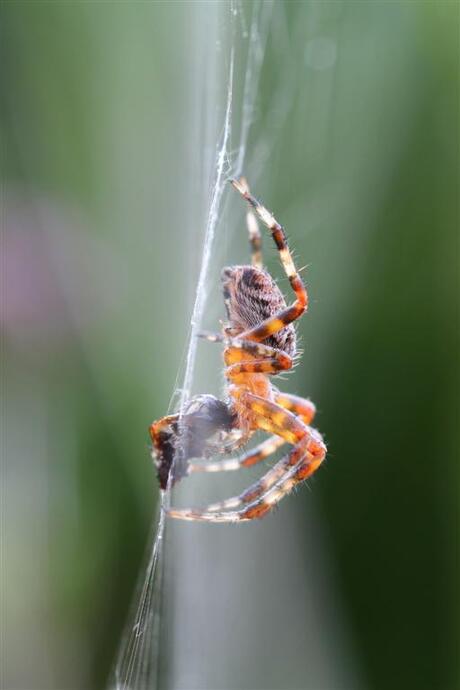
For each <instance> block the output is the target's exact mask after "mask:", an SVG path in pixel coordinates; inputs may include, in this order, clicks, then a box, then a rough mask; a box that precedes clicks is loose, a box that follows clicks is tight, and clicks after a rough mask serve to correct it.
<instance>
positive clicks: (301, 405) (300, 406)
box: [189, 393, 316, 472]
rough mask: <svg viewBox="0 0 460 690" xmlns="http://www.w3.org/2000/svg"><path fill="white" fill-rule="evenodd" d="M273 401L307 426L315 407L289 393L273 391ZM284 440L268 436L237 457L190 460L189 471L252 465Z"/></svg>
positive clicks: (281, 444)
mask: <svg viewBox="0 0 460 690" xmlns="http://www.w3.org/2000/svg"><path fill="white" fill-rule="evenodd" d="M274 398H275V402H277V403H278V404H279V405H281V407H284V408H285V409H288V410H289V411H290V412H293V413H294V414H296V415H297V416H298V417H300V419H301V420H302V421H303V422H305V424H306V425H307V426H309V425H310V424H311V423H312V421H313V419H314V416H315V413H316V407H315V405H314V404H313V403H312V401H311V400H308V399H307V398H301V397H300V396H298V395H291V394H290V393H275V395H274ZM285 443H286V441H285V440H284V438H282V437H281V436H276V435H273V436H270V437H269V438H267V439H265V440H264V441H262V442H261V443H259V444H258V445H257V446H255V447H254V448H252V449H251V450H249V451H248V452H247V453H245V454H244V455H242V456H241V457H239V458H229V459H227V460H219V461H218V462H206V461H205V462H202V463H201V462H191V463H190V467H189V470H190V472H229V471H235V470H239V469H240V468H241V467H253V466H254V465H257V464H258V463H259V462H262V460H265V459H266V458H268V457H270V455H273V453H275V452H276V451H277V450H278V448H281V446H284V444H285Z"/></svg>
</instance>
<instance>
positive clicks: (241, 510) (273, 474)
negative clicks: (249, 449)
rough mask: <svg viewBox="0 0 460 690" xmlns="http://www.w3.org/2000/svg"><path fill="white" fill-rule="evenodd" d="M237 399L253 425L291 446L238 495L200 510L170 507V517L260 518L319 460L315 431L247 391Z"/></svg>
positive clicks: (321, 453) (320, 447)
mask: <svg viewBox="0 0 460 690" xmlns="http://www.w3.org/2000/svg"><path fill="white" fill-rule="evenodd" d="M239 398H240V403H242V404H245V405H246V406H247V408H248V411H249V412H250V413H251V414H252V415H253V425H254V428H260V429H263V430H265V431H270V432H271V433H275V434H276V435H278V436H280V437H282V438H283V439H284V440H285V441H287V442H288V443H291V444H292V445H293V446H294V447H293V449H292V451H291V452H290V453H289V454H288V455H287V456H285V457H284V458H282V459H281V460H280V461H279V462H278V463H277V464H276V465H275V466H274V467H273V468H272V469H271V470H269V471H268V472H267V474H266V475H264V477H262V479H260V480H259V481H258V482H256V483H255V484H254V485H252V486H251V487H250V488H249V489H248V490H247V491H245V492H244V493H243V494H241V496H238V497H235V498H232V499H228V501H223V502H222V503H218V504H212V505H211V506H209V507H208V508H205V509H203V510H171V511H170V512H169V514H170V515H171V517H175V518H179V519H182V520H191V521H204V522H240V521H247V520H252V519H254V518H259V517H262V516H263V515H265V514H266V513H267V512H269V511H270V510H271V509H272V508H273V507H274V506H275V505H276V504H277V503H279V501H280V500H281V499H282V498H283V496H285V495H286V494H287V493H289V492H290V491H291V490H292V489H293V488H294V486H295V485H296V484H298V483H300V482H302V481H304V480H305V479H307V478H308V477H309V476H311V475H312V474H313V472H315V471H316V470H317V469H318V467H319V465H320V464H321V463H322V462H323V460H324V458H325V455H326V447H325V445H324V443H323V441H322V438H321V436H320V435H319V434H318V432H316V431H315V430H313V429H310V428H309V427H308V426H307V425H306V424H305V423H304V422H302V421H301V420H300V419H299V418H298V417H295V415H293V414H292V413H291V412H289V411H288V410H285V409H283V408H282V407H281V406H280V405H277V404H276V403H272V402H270V401H268V400H265V399H263V398H259V397H258V396H255V395H253V394H251V393H247V392H243V393H241V395H240V396H239ZM239 506H242V507H239ZM229 508H234V509H233V510H228V509H229Z"/></svg>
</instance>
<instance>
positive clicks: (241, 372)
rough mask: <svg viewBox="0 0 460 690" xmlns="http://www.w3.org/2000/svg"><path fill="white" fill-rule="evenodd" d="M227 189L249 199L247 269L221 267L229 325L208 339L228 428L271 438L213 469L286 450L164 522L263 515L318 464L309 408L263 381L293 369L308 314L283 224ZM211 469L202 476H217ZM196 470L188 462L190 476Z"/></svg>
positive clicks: (320, 450)
mask: <svg viewBox="0 0 460 690" xmlns="http://www.w3.org/2000/svg"><path fill="white" fill-rule="evenodd" d="M232 184H233V186H234V187H235V188H236V189H237V190H238V191H239V192H240V194H241V195H242V196H243V197H244V198H245V199H246V200H247V201H248V203H249V205H250V211H251V212H250V215H249V216H248V229H249V237H250V244H251V253H252V265H251V266H233V267H227V268H225V269H224V270H223V272H222V282H223V292H224V301H225V306H226V309H227V316H228V320H229V323H228V325H227V326H226V327H225V328H224V335H223V336H211V337H209V336H208V339H209V340H214V341H216V342H223V343H224V345H225V349H224V361H225V364H226V370H225V376H226V378H227V381H228V394H229V398H230V400H229V403H228V404H229V409H230V410H231V411H232V413H233V414H234V415H235V417H234V419H235V427H236V428H239V429H241V430H242V431H243V434H244V435H245V437H247V438H249V436H250V435H252V433H254V432H255V431H257V430H263V431H266V432H268V433H270V434H272V437H271V438H269V439H267V440H266V441H264V442H263V443H262V444H260V445H259V446H258V447H257V448H256V449H254V450H253V451H251V452H250V453H248V454H247V455H246V456H245V457H244V458H243V459H241V460H240V461H238V464H235V461H234V460H229V461H223V462H222V464H221V467H219V469H222V470H225V469H237V468H239V467H241V466H248V465H251V464H255V463H256V462H258V461H260V460H262V459H264V458H266V457H268V456H269V455H270V454H271V453H272V452H274V450H276V449H277V448H278V447H280V446H281V445H283V444H284V443H289V444H291V445H292V446H293V448H292V450H291V451H290V452H289V453H288V454H287V455H285V456H284V457H283V458H281V460H279V461H278V462H277V463H276V464H275V465H274V467H273V468H272V469H270V470H269V471H268V472H267V473H266V474H265V475H264V476H263V477H262V479H260V480H259V481H258V482H256V483H255V484H253V485H252V486H251V487H250V488H249V489H247V490H246V491H245V492H244V493H243V494H241V496H238V497H234V498H232V499H228V500H227V501H223V502H220V503H215V504H212V505H210V506H208V507H207V508H204V509H202V510H200V509H197V510H175V509H173V510H170V511H169V515H170V516H171V517H175V518H179V519H184V520H193V521H206V522H239V521H247V520H251V519H253V518H257V517H262V516H263V515H265V514H266V513H267V512H269V511H270V510H271V509H272V508H273V507H274V506H275V505H276V504H277V503H278V502H279V501H280V500H281V499H282V498H283V496H285V495H286V494H287V493H289V492H290V491H291V490H292V489H293V488H294V486H296V485H297V484H298V483H300V482H302V481H304V480H305V479H306V478H307V477H309V476H310V475H311V474H313V472H315V471H316V469H317V468H318V467H319V465H320V464H321V463H322V461H323V460H324V458H325V455H326V447H325V445H324V443H323V440H322V438H321V436H320V434H319V433H318V432H317V431H315V430H314V429H312V428H311V427H310V426H309V422H310V421H311V420H312V418H313V414H314V406H313V405H312V403H310V402H309V401H306V400H303V399H301V398H298V397H294V396H289V395H286V394H282V393H278V392H277V391H276V390H274V389H273V387H272V385H271V383H270V379H269V377H271V376H274V375H276V374H278V373H280V372H281V371H286V370H288V369H291V368H292V363H293V358H294V356H295V352H296V336H295V330H294V327H293V322H294V321H295V320H296V319H298V318H299V317H300V316H301V315H302V314H303V313H304V312H305V311H306V309H307V306H308V295H307V291H306V289H305V286H304V285H303V282H302V280H301V278H300V276H299V274H298V273H297V270H296V268H295V265H294V261H293V259H292V255H291V253H290V251H289V248H288V245H287V241H286V236H285V233H284V230H283V228H282V226H281V225H280V224H279V223H278V222H277V221H276V219H275V218H274V217H273V216H272V215H271V214H270V213H269V211H267V209H266V208H265V207H263V206H262V205H261V204H259V202H258V201H257V200H256V199H255V198H254V197H253V196H252V195H251V193H250V191H249V187H248V185H247V182H246V181H245V180H244V179H243V178H242V179H240V180H238V181H237V180H234V181H232ZM256 216H257V217H258V218H259V219H260V220H261V221H262V222H263V223H264V224H265V225H266V226H267V228H268V229H269V230H270V232H271V235H272V237H273V239H274V242H275V245H276V247H277V249H278V252H279V255H280V259H281V263H282V266H283V268H284V271H285V273H286V275H287V276H288V278H289V282H290V284H291V287H292V289H293V291H294V293H295V296H296V299H295V302H294V303H293V304H292V305H291V306H287V304H286V302H285V300H284V297H283V295H282V294H281V292H280V290H279V288H278V286H277V285H276V283H275V282H274V281H273V279H272V278H271V276H270V275H269V274H268V273H267V272H266V271H265V270H264V269H263V268H262V256H261V241H260V233H259V230H258V225H257V221H256ZM218 464H219V463H211V464H210V465H209V468H210V469H209V470H208V471H217V470H216V468H217V465H218ZM198 467H200V469H201V465H197V464H196V463H195V464H192V471H197V469H198Z"/></svg>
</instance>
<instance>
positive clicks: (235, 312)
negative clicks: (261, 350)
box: [222, 266, 296, 357]
mask: <svg viewBox="0 0 460 690" xmlns="http://www.w3.org/2000/svg"><path fill="white" fill-rule="evenodd" d="M222 289H223V293H224V301H225V307H226V310H227V318H228V320H229V330H230V331H231V332H232V333H233V334H234V335H238V334H239V333H243V332H244V331H246V330H249V329H251V328H254V327H256V326H258V325H260V324H261V323H262V322H263V321H265V320H266V319H268V318H270V317H271V316H274V315H275V314H277V313H279V312H280V311H281V310H283V309H285V308H286V307H287V304H286V300H285V299H284V297H283V294H282V292H281V290H280V289H279V287H278V285H277V284H276V283H275V281H274V280H273V278H272V277H271V276H270V275H269V274H268V273H267V272H266V271H264V270H262V269H259V268H256V267H255V266H228V267H226V268H224V269H223V271H222ZM264 342H265V343H266V344H267V345H270V346H271V347H274V348H276V349H277V350H282V351H283V352H286V354H288V355H289V356H290V357H294V355H295V353H296V333H295V329H294V326H293V325H292V324H289V325H287V326H286V327H285V328H283V329H282V330H280V331H278V332H276V333H273V334H272V335H270V336H269V337H268V338H266V340H265V341H264Z"/></svg>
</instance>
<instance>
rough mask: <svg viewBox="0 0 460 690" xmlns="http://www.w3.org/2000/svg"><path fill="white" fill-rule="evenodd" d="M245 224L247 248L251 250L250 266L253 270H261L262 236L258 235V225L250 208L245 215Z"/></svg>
mask: <svg viewBox="0 0 460 690" xmlns="http://www.w3.org/2000/svg"><path fill="white" fill-rule="evenodd" d="M246 224H247V226H248V233H249V246H250V248H251V264H252V265H253V266H254V267H255V268H259V269H260V270H262V269H263V259H262V235H261V234H260V228H259V223H258V222H257V218H256V216H255V213H254V211H253V210H252V208H249V209H248V212H247V214H246Z"/></svg>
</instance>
